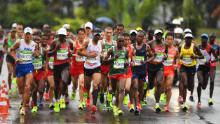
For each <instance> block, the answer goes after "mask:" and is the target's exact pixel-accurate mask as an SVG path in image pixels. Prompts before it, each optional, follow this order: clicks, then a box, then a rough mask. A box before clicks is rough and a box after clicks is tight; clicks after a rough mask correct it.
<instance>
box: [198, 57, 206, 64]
mask: <svg viewBox="0 0 220 124" xmlns="http://www.w3.org/2000/svg"><path fill="white" fill-rule="evenodd" d="M197 61H198V63H199V65H204V64H205V63H206V58H204V59H197Z"/></svg>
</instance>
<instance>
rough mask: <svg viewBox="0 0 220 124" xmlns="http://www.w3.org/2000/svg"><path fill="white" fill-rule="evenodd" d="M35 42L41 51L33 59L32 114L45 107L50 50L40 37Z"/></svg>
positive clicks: (36, 37)
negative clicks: (44, 96) (47, 53)
mask: <svg viewBox="0 0 220 124" xmlns="http://www.w3.org/2000/svg"><path fill="white" fill-rule="evenodd" d="M44 40H45V39H44ZM34 42H35V43H36V45H37V48H38V51H40V55H39V56H38V57H34V59H33V65H34V73H33V74H34V83H33V90H32V105H33V108H32V110H31V112H32V113H36V112H37V111H38V108H42V107H43V95H44V90H45V79H46V72H45V60H46V51H47V50H48V47H47V43H46V42H45V41H42V40H41V37H40V36H35V37H34ZM37 94H39V96H37Z"/></svg>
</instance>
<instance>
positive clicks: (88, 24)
mask: <svg viewBox="0 0 220 124" xmlns="http://www.w3.org/2000/svg"><path fill="white" fill-rule="evenodd" d="M84 27H85V28H86V27H88V28H90V29H92V28H93V24H92V22H86V24H85V26H84Z"/></svg>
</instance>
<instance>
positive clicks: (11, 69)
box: [4, 24, 17, 92]
mask: <svg viewBox="0 0 220 124" xmlns="http://www.w3.org/2000/svg"><path fill="white" fill-rule="evenodd" d="M16 26H17V24H13V25H12V29H11V31H10V33H9V34H8V36H7V37H6V38H5V43H4V45H5V48H6V50H7V51H8V52H7V56H6V62H7V68H8V86H9V92H11V84H12V82H16V78H15V59H14V58H15V56H16V55H15V54H13V53H12V54H10V53H9V52H10V49H11V48H12V46H13V45H14V43H15V42H16V40H17V39H16Z"/></svg>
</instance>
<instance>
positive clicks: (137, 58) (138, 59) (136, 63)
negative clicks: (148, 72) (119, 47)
mask: <svg viewBox="0 0 220 124" xmlns="http://www.w3.org/2000/svg"><path fill="white" fill-rule="evenodd" d="M141 61H144V57H143V56H135V57H134V66H140V65H142V64H141Z"/></svg>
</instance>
